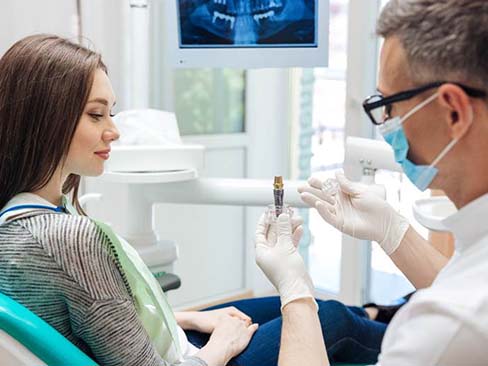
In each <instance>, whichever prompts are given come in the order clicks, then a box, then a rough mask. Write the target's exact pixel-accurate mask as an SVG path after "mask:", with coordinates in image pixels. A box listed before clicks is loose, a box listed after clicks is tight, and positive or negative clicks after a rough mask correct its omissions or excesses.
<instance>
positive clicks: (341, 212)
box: [298, 173, 409, 255]
mask: <svg viewBox="0 0 488 366" xmlns="http://www.w3.org/2000/svg"><path fill="white" fill-rule="evenodd" d="M336 179H337V182H338V183H339V188H338V190H337V192H327V191H325V190H324V189H323V182H322V181H321V180H320V179H318V178H314V177H312V178H310V179H309V180H308V185H307V186H304V187H300V188H298V192H299V193H301V198H302V200H303V201H304V202H305V203H306V204H308V205H309V206H311V207H315V208H316V209H317V211H318V212H319V214H320V216H322V218H323V219H324V220H325V221H327V222H328V223H329V224H331V225H332V226H334V227H335V228H336V229H338V230H340V231H342V232H343V233H345V234H347V235H350V236H352V237H355V238H357V239H362V240H374V241H376V242H378V244H379V245H380V246H381V247H382V248H383V250H384V251H385V252H386V254H388V255H390V254H392V253H393V252H394V251H395V250H396V249H397V248H398V247H399V245H400V243H401V241H402V239H403V237H404V236H405V233H406V232H407V230H408V228H409V222H408V220H407V219H406V218H405V217H403V216H402V215H400V214H399V213H397V212H396V211H395V209H394V208H393V207H391V206H390V205H389V204H388V203H387V202H386V201H385V200H384V199H383V198H381V197H379V196H378V194H377V193H375V192H374V191H372V190H371V189H370V188H368V186H367V185H365V184H362V183H356V182H352V181H350V180H349V179H347V178H346V177H345V175H344V174H342V173H337V174H336Z"/></svg>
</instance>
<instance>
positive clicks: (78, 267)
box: [0, 211, 206, 366]
mask: <svg viewBox="0 0 488 366" xmlns="http://www.w3.org/2000/svg"><path fill="white" fill-rule="evenodd" d="M23 216H24V215H23ZM23 216H21V217H20V218H16V219H15V220H13V221H8V222H6V223H4V224H3V225H1V226H0V291H1V292H3V293H4V294H6V295H8V296H10V297H11V298H13V299H14V300H16V301H18V302H19V303H21V304H23V305H24V306H25V307H27V308H28V309H30V310H31V311H33V312H34V313H36V314H37V315H38V316H40V317H41V318H42V319H44V320H45V321H46V322H47V323H49V324H50V325H51V326H53V327H54V328H55V329H57V330H58V331H59V332H60V333H61V334H62V335H64V336H65V337H66V338H67V339H68V340H70V341H71V342H72V343H73V344H75V345H76V346H77V347H79V348H80V349H81V350H82V351H84V352H85V353H86V354H87V355H89V356H91V357H92V358H93V359H94V360H95V361H97V362H98V363H99V364H100V365H101V366H162V365H164V366H168V365H169V363H168V362H166V361H164V360H163V359H161V357H160V356H159V354H158V353H157V351H156V349H155V347H154V346H153V345H152V343H151V341H150V339H149V337H148V335H147V333H146V331H145V329H144V328H143V326H142V323H141V322H140V321H139V319H138V316H137V313H136V309H135V307H134V304H133V301H132V299H131V296H130V294H129V291H128V289H127V287H126V284H125V282H124V278H123V277H122V275H121V272H120V270H119V268H118V266H117V263H116V262H115V260H114V259H113V255H111V252H110V247H109V242H108V240H107V239H106V238H105V235H104V234H103V233H102V232H101V231H100V230H99V229H98V228H97V227H96V225H95V224H93V223H92V222H91V220H90V219H89V218H87V217H83V216H72V215H67V214H63V213H53V212H51V211H37V212H36V213H33V214H32V213H30V214H25V217H23ZM179 365H180V366H202V365H204V366H205V365H206V364H205V362H204V361H202V360H200V359H199V358H196V357H191V358H188V359H186V360H185V361H184V362H183V363H180V364H179Z"/></svg>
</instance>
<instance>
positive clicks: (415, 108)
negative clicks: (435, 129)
mask: <svg viewBox="0 0 488 366" xmlns="http://www.w3.org/2000/svg"><path fill="white" fill-rule="evenodd" d="M438 96H439V93H435V94H433V95H431V96H430V97H429V98H427V99H426V100H424V101H423V102H422V103H419V104H417V105H416V106H415V107H414V108H412V109H411V110H410V111H409V112H408V113H407V114H406V115H404V116H403V117H402V118H401V120H400V124H402V123H403V122H405V121H406V120H407V119H409V118H410V117H411V116H412V115H413V114H414V113H417V112H418V111H419V110H420V109H422V108H424V107H425V106H426V105H427V104H429V103H430V102H432V101H434V100H435V99H436V98H437V97H438Z"/></svg>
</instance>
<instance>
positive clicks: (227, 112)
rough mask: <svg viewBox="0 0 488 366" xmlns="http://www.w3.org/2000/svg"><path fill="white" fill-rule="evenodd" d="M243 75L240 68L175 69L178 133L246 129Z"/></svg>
mask: <svg viewBox="0 0 488 366" xmlns="http://www.w3.org/2000/svg"><path fill="white" fill-rule="evenodd" d="M245 78H246V74H245V72H244V71H242V70H233V69H187V70H176V71H175V72H174V80H175V81H174V87H175V111H176V115H177V117H178V125H179V128H180V133H181V134H182V135H202V134H228V133H242V132H245V123H244V121H245V113H244V111H245V86H246V83H245Z"/></svg>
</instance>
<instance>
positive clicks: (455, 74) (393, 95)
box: [256, 0, 488, 366]
mask: <svg viewBox="0 0 488 366" xmlns="http://www.w3.org/2000/svg"><path fill="white" fill-rule="evenodd" d="M377 32H378V35H379V36H381V37H383V38H384V39H385V42H384V45H383V48H382V51H381V56H380V73H379V83H378V91H379V94H378V95H376V96H373V97H370V98H368V99H366V101H365V102H364V109H365V112H366V113H367V114H368V116H369V118H370V120H371V122H372V123H373V124H375V125H377V127H378V131H379V132H380V133H381V134H382V135H383V137H384V139H385V140H386V141H387V142H388V143H389V144H390V145H391V146H392V148H393V150H394V152H395V158H396V160H397V161H398V162H399V163H400V164H401V165H402V167H403V169H404V172H405V174H406V175H407V176H408V177H409V179H410V180H411V181H412V182H413V183H414V184H415V185H416V186H417V187H418V188H419V189H420V190H425V189H427V188H433V189H442V190H443V191H444V192H445V193H446V194H447V196H448V197H449V198H450V199H451V200H452V201H453V202H454V204H455V205H456V207H457V208H458V212H457V213H456V214H454V215H453V216H451V217H449V218H447V219H446V220H445V222H444V224H445V226H446V227H447V228H448V229H449V231H451V232H452V233H453V234H454V236H455V238H456V255H455V256H454V257H453V259H451V260H450V261H448V259H446V258H445V257H443V256H442V255H441V254H440V253H438V252H437V251H436V250H435V249H434V248H433V247H432V246H431V245H430V244H429V243H428V242H427V241H425V240H424V239H423V238H422V237H421V236H420V235H419V234H418V233H417V232H415V230H414V229H413V228H412V227H411V226H410V225H409V223H408V222H407V220H406V219H405V218H404V217H402V216H400V215H399V214H398V213H397V212H396V211H395V210H394V209H393V208H392V207H390V206H389V205H388V204H387V203H386V202H384V201H383V200H381V199H380V198H378V197H377V196H375V195H374V194H373V193H371V192H370V191H368V189H367V188H366V186H363V185H362V184H359V183H354V182H351V181H349V180H348V179H347V178H346V177H345V176H343V175H338V176H337V180H338V182H339V186H340V189H339V191H338V192H337V193H336V194H328V193H326V191H324V190H323V189H322V184H323V182H321V181H319V180H317V179H313V178H312V179H310V180H309V186H307V187H303V188H301V189H300V191H301V193H302V198H303V200H304V201H305V202H306V203H307V204H309V205H310V206H311V207H314V208H316V209H317V211H318V212H319V213H320V215H321V216H322V217H323V219H324V220H325V221H326V222H328V223H329V224H331V225H333V226H334V227H336V228H337V229H339V230H341V231H342V232H344V233H345V234H348V235H351V236H354V237H356V238H359V239H368V240H374V241H376V242H378V243H379V244H380V246H381V247H382V248H383V249H384V250H385V252H386V253H387V254H388V255H389V256H390V257H391V259H392V260H393V261H394V262H395V264H396V265H397V266H398V268H400V269H401V270H402V272H403V273H404V274H405V275H406V276H407V277H408V279H409V280H410V281H411V282H412V283H413V284H414V285H415V287H416V288H417V289H418V291H417V293H416V294H415V295H414V296H413V298H412V299H411V300H410V302H409V303H408V304H407V305H405V306H404V307H403V308H402V309H401V310H400V311H399V313H398V314H397V315H396V316H395V317H394V319H393V321H392V323H391V324H390V325H389V327H388V329H387V331H386V334H385V337H384V340H383V344H382V348H381V354H380V357H379V364H381V365H382V366H390V365H391V366H402V365H419V366H427V365H456V366H459V365H488V351H487V346H488V223H487V220H488V161H487V159H488V98H487V91H488V1H486V0H390V2H389V3H388V4H387V5H386V7H385V8H384V10H383V12H382V14H381V16H380V19H379V21H378V25H377ZM266 229H267V228H266V225H265V224H264V222H263V221H261V222H260V224H259V225H258V229H257V235H256V255H257V263H258V265H259V266H260V267H261V268H262V270H263V271H264V273H265V274H266V275H267V276H268V278H269V279H270V280H271V282H272V283H273V284H274V285H275V286H276V288H277V289H278V291H279V292H280V295H281V299H282V305H283V307H282V311H283V320H284V321H283V332H282V339H283V341H282V345H281V352H280V361H279V364H280V366H296V365H307V366H315V365H328V364H329V362H328V360H327V355H326V347H327V345H324V344H323V341H322V336H321V332H320V325H319V323H318V319H317V316H316V306H315V304H314V300H313V288H312V285H311V281H310V278H309V275H308V274H307V272H306V270H305V266H304V265H303V261H302V260H301V258H300V256H299V255H298V253H297V251H296V248H295V247H294V246H293V244H292V241H291V239H290V237H291V234H290V233H291V229H290V223H289V218H288V217H286V216H284V215H282V216H281V217H280V218H279V225H278V234H279V235H278V237H279V239H278V241H277V243H276V245H273V243H270V242H269V240H268V239H267V237H266ZM324 331H325V332H326V331H327V329H325V330H324Z"/></svg>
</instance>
